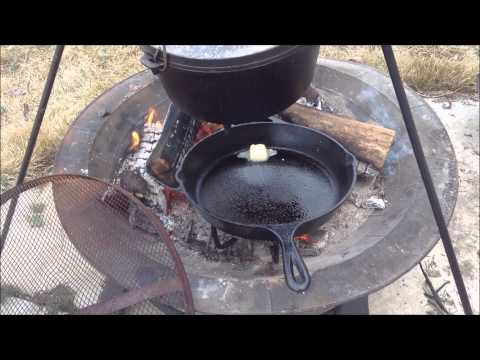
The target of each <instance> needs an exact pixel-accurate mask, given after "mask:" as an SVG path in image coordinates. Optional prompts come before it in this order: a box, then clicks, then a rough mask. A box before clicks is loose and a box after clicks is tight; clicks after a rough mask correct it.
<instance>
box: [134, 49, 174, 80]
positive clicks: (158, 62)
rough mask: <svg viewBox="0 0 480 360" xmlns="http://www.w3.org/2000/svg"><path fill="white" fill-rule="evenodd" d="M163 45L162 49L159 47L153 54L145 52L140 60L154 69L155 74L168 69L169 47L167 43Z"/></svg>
mask: <svg viewBox="0 0 480 360" xmlns="http://www.w3.org/2000/svg"><path fill="white" fill-rule="evenodd" d="M161 47H162V50H160V47H157V48H156V49H155V52H154V53H153V54H152V53H150V52H148V53H145V54H144V55H143V56H142V58H141V59H140V62H141V63H142V64H143V65H144V66H145V67H147V68H149V69H150V70H152V72H153V73H154V74H156V73H158V72H163V71H165V70H167V66H168V56H167V47H166V46H165V45H161ZM160 54H161V55H162V56H161V57H160Z"/></svg>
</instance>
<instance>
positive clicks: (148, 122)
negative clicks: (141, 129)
mask: <svg viewBox="0 0 480 360" xmlns="http://www.w3.org/2000/svg"><path fill="white" fill-rule="evenodd" d="M156 115H157V111H156V110H155V108H153V107H150V108H149V109H148V112H147V115H146V116H145V125H146V126H148V127H150V126H152V123H153V119H155V117H156Z"/></svg>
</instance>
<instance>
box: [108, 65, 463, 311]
mask: <svg viewBox="0 0 480 360" xmlns="http://www.w3.org/2000/svg"><path fill="white" fill-rule="evenodd" d="M319 71H320V72H321V73H323V75H322V76H327V77H328V76H332V74H333V76H336V75H335V74H339V75H341V77H345V76H347V77H349V78H353V79H355V80H356V81H360V82H362V83H364V84H365V85H366V86H368V87H372V88H374V89H375V90H376V91H377V92H379V93H381V94H382V95H383V97H385V99H387V100H388V101H389V102H391V103H392V102H394V104H395V105H396V100H395V97H394V96H395V95H394V93H393V89H392V90H391V93H385V92H386V90H385V88H386V87H388V86H389V85H390V86H391V84H390V79H389V78H387V77H385V76H384V75H383V74H381V73H379V72H377V71H376V70H373V69H371V68H369V67H368V66H366V65H361V66H360V65H358V64H352V63H349V62H343V61H335V60H323V59H321V60H319V62H318V65H317V72H319ZM142 73H143V72H142ZM326 73H328V74H326ZM372 74H373V76H374V77H377V78H375V79H374V82H375V84H372V83H371V82H369V79H368V77H369V76H372ZM379 75H380V76H379ZM137 76H142V75H141V73H140V74H137ZM151 85H152V84H151V82H150V84H147V86H151ZM314 85H315V80H314ZM117 86H118V84H117ZM382 86H383V87H384V88H383V89H382ZM317 87H318V86H317ZM326 90H327V91H328V90H330V91H332V89H330V88H327V89H326ZM406 90H407V94H408V98H409V101H410V100H412V101H411V106H412V111H413V112H414V113H415V116H419V114H420V113H422V112H423V113H425V114H427V116H430V120H431V121H433V122H434V123H436V124H437V123H438V124H437V125H439V126H440V127H441V131H442V134H443V135H445V134H446V135H447V136H448V133H446V131H445V129H444V127H443V126H442V125H441V123H440V122H439V119H438V117H437V116H436V114H435V113H434V112H433V110H432V109H431V108H430V107H429V106H428V104H427V103H426V102H425V101H424V100H423V99H422V98H420V97H418V95H416V94H414V93H413V91H412V90H411V89H409V88H406ZM389 95H391V96H389ZM350 101H352V102H355V100H354V99H352V98H350ZM397 106H398V105H397ZM444 133H445V134H444ZM446 141H447V142H448V144H447V147H449V149H450V148H452V145H451V141H450V139H449V138H448V137H447V140H446ZM452 155H453V159H451V158H449V160H451V161H452V162H453V167H454V169H453V170H452V172H451V173H453V174H454V177H453V183H451V184H449V185H451V186H452V188H453V192H452V196H451V199H450V200H449V202H448V201H447V200H445V201H447V205H449V206H448V210H449V211H448V214H447V215H448V216H446V218H448V219H450V218H451V216H452V214H453V209H454V205H455V202H456V198H457V196H456V195H457V191H458V178H457V177H456V173H457V164H456V160H455V153H454V151H453V153H452V154H450V156H452ZM450 180H451V179H450ZM419 186H421V183H420V184H416V185H415V189H416V190H417V192H418V187H419ZM420 190H421V191H424V190H423V189H420ZM417 197H418V196H417ZM412 201H413V200H412ZM416 201H417V202H418V201H419V200H418V199H417V200H416ZM452 204H453V206H452ZM422 206H424V204H423V203H422ZM427 206H428V204H427ZM427 210H428V209H427ZM427 230H428V231H427V233H428V234H425V235H424V236H428V237H430V238H431V240H429V241H428V246H424V247H423V250H422V251H421V252H417V253H415V254H414V256H413V255H412V254H410V255H409V256H410V259H411V258H412V257H413V258H416V260H411V261H408V262H409V264H408V266H404V267H403V269H402V271H401V272H398V271H397V272H393V273H392V274H390V275H387V274H384V275H382V276H383V277H387V278H389V280H388V282H380V283H378V284H377V286H370V287H369V288H367V289H366V290H365V289H364V291H363V292H362V291H360V290H358V289H357V288H355V289H351V290H352V291H351V295H345V291H344V290H345V289H343V290H342V291H340V293H343V295H341V294H337V295H339V296H340V298H341V301H340V302H339V301H338V300H336V299H331V300H328V299H327V298H330V297H331V295H332V294H331V292H332V291H333V293H336V292H337V290H335V288H338V286H340V285H338V284H333V285H332V286H331V287H330V288H329V289H328V291H326V292H325V293H320V294H316V295H317V296H318V297H320V298H319V301H318V302H317V303H316V304H315V305H313V306H310V305H308V304H306V303H305V301H302V298H301V296H300V297H297V298H296V299H295V300H293V299H291V301H288V299H286V300H285V301H287V302H289V303H291V307H290V306H289V307H290V310H289V311H290V312H309V311H326V310H328V308H329V307H334V306H336V305H339V304H340V303H344V302H347V301H349V300H353V299H355V298H358V297H361V296H364V295H365V292H366V293H371V292H374V291H375V290H378V289H379V288H383V287H385V286H387V285H388V284H389V283H391V282H393V281H395V280H396V279H398V278H399V277H401V276H402V275H403V274H404V273H406V272H408V271H409V270H410V269H411V268H412V267H414V266H415V265H416V264H417V263H418V261H419V260H418V259H422V258H423V257H424V256H425V255H426V254H427V253H428V252H429V251H430V250H431V248H432V247H433V246H435V244H436V243H437V241H438V239H439V238H438V236H435V235H432V234H430V232H431V231H432V229H430V228H429V229H427ZM385 236H387V235H385ZM390 236H391V237H394V236H393V235H391V234H390ZM434 237H435V239H434ZM380 242H381V241H378V242H375V243H373V244H372V245H371V246H369V247H368V248H366V249H365V250H364V253H366V252H370V251H371V250H372V249H374V248H375V245H379V243H380ZM361 255H362V254H359V255H358V256H355V257H353V258H352V259H348V260H346V261H345V262H343V263H342V264H351V263H354V262H355V260H356V261H358V258H359V257H361ZM397 260H398V259H397ZM404 265H405V264H404ZM336 266H338V264H334V265H331V266H327V267H325V268H322V270H320V271H319V273H320V272H321V273H325V272H329V271H331V269H332V268H335V267H336ZM347 271H348V270H347ZM189 276H190V277H191V280H192V281H193V283H196V282H197V281H198V280H199V278H198V277H197V276H195V275H192V274H189ZM326 276H327V275H326ZM327 277H328V276H327ZM267 278H268V279H272V277H267ZM201 279H204V280H206V281H210V280H212V281H214V280H217V279H218V276H216V275H212V277H211V278H209V277H208V276H203V275H202V277H201V278H200V280H201ZM337 279H338V280H340V278H338V277H337ZM265 280H266V278H265V277H258V278H255V279H252V280H251V281H250V280H248V281H245V280H242V279H235V280H232V285H233V283H234V282H235V283H238V284H240V285H241V283H242V282H243V283H245V282H248V283H249V284H250V287H257V286H260V287H261V288H262V289H263V290H261V291H262V293H264V294H265V296H269V297H271V296H275V294H278V292H282V291H283V290H282V285H281V284H280V285H277V281H274V282H275V284H273V285H272V284H267V285H264V284H262V283H263V282H265ZM321 280H322V279H318V281H321ZM367 280H368V279H367ZM367 282H368V281H367ZM193 283H192V285H193ZM341 285H342V284H341ZM343 285H345V284H343ZM347 285H348V284H347ZM370 285H372V284H370ZM235 286H236V285H235ZM265 286H267V287H265ZM272 286H273V287H272ZM277 286H278V287H277ZM324 290H325V289H324ZM339 290H340V289H339ZM348 292H349V293H350V291H348ZM328 293H330V294H328ZM324 294H325V295H326V297H325V296H323V295H324ZM329 295H330V296H329ZM277 296H278V295H277ZM285 296H286V297H287V298H289V295H288V294H287V295H285ZM322 298H323V300H321V299H322ZM270 303H271V302H270ZM282 303H283V301H282ZM277 305H278V304H277ZM212 306H213V305H212ZM278 306H280V305H278ZM282 306H283V305H282ZM196 307H197V309H196V310H197V311H199V312H202V313H231V311H229V310H227V309H223V310H222V309H216V308H214V309H211V311H206V310H209V309H207V308H208V307H207V308H205V307H204V306H201V307H199V306H198V305H197V306H196ZM246 312H249V313H250V312H252V313H272V312H278V311H277V310H276V309H275V306H270V307H269V308H264V309H258V308H256V309H249V310H247V311H246ZM280 312H281V311H280Z"/></svg>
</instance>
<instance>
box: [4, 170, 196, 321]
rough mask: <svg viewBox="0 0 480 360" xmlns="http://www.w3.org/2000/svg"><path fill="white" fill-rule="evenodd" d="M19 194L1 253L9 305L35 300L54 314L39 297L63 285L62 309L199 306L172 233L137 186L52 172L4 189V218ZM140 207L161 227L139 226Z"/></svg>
mask: <svg viewBox="0 0 480 360" xmlns="http://www.w3.org/2000/svg"><path fill="white" fill-rule="evenodd" d="M15 197H18V204H17V208H16V210H15V213H14V215H13V221H12V226H11V230H10V232H9V234H8V237H7V238H6V241H5V247H4V249H3V251H2V254H1V269H0V271H1V289H2V303H3V300H5V299H6V301H9V303H8V304H10V305H6V306H7V307H6V308H5V309H7V308H8V311H7V312H9V313H13V314H20V313H24V312H25V311H26V310H28V309H27V308H28V306H27V308H25V301H27V302H30V303H31V304H33V305H36V308H40V309H44V310H46V311H47V312H49V313H52V311H53V310H51V309H49V308H48V307H47V306H46V304H45V301H41V300H40V301H38V298H40V299H41V298H45V296H46V295H45V294H46V293H48V292H50V291H52V289H59V288H61V289H64V290H65V289H66V291H67V292H68V293H69V294H70V296H69V297H68V299H63V300H68V301H66V302H65V301H63V302H61V301H60V300H61V299H60V300H59V298H58V296H57V298H56V297H55V294H53V295H52V299H53V301H54V302H56V304H57V310H58V311H57V313H72V314H75V313H88V314H104V313H117V312H118V311H119V310H122V312H123V313H127V314H128V313H130V312H131V311H133V310H135V311H136V312H138V313H144V314H152V313H155V311H152V306H150V307H148V306H146V305H147V303H148V305H151V304H153V305H154V306H155V307H156V308H157V309H159V310H160V311H159V312H163V313H168V312H169V311H170V312H172V313H173V312H175V313H189V314H191V313H193V301H192V294H191V290H190V286H189V282H188V279H187V276H186V274H185V271H184V269H183V266H182V263H181V260H180V258H179V256H178V254H177V252H176V249H175V246H174V244H173V242H172V240H171V239H170V237H169V236H168V234H167V232H166V230H165V229H164V227H163V224H162V223H161V222H160V221H159V219H158V218H157V217H156V216H155V215H154V214H153V212H152V211H151V210H150V209H148V208H147V207H145V206H144V205H143V204H142V203H141V202H140V201H139V200H138V199H136V198H135V197H134V196H133V195H131V194H130V193H128V192H126V191H125V190H123V189H121V188H120V187H117V186H113V185H111V184H108V183H105V182H103V181H100V180H97V179H93V178H90V177H85V176H76V175H53V176H47V177H43V178H40V179H36V180H33V181H30V182H28V183H25V184H24V185H22V186H19V187H16V188H13V189H11V190H8V191H7V192H5V193H4V194H2V196H1V214H2V224H3V222H4V218H5V213H6V208H7V207H8V204H9V203H10V201H12V199H13V198H15ZM132 213H136V216H142V217H144V218H145V219H146V221H148V222H150V228H152V229H154V232H153V233H146V232H144V231H143V230H141V229H139V228H137V227H135V226H133V225H132V224H131V223H130V221H129V216H131V214H132ZM112 284H113V285H114V286H112ZM106 285H109V286H106ZM64 293H65V291H64ZM8 298H9V299H8ZM12 298H13V299H14V300H12ZM15 299H17V300H15ZM18 299H20V300H23V302H21V301H20V300H18ZM12 301H14V302H15V301H17V303H18V306H13V305H11V303H12ZM33 305H31V306H33ZM2 308H3V305H2ZM142 309H143V310H142ZM27 313H28V311H27Z"/></svg>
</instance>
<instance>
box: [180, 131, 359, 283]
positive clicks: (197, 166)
mask: <svg viewBox="0 0 480 360" xmlns="http://www.w3.org/2000/svg"><path fill="white" fill-rule="evenodd" d="M250 144H265V145H266V146H267V147H268V148H272V149H276V150H277V151H278V154H277V155H275V156H273V157H271V158H270V159H269V160H268V161H267V162H262V163H252V162H250V161H248V160H246V159H241V158H238V157H237V154H238V153H239V152H241V151H245V150H247V149H248V148H249V146H250ZM356 163H357V161H356V159H355V157H354V156H353V155H352V154H351V153H350V152H348V151H347V150H346V149H345V148H344V147H343V146H342V145H340V144H339V143H338V142H336V141H335V140H333V139H332V138H330V137H328V136H327V135H325V134H323V133H321V132H318V131H316V130H313V129H310V128H308V127H303V126H299V125H294V124H286V123H284V124H282V123H267V122H261V123H247V124H242V125H237V126H234V127H232V128H231V129H230V130H229V131H228V132H225V131H224V130H221V131H219V132H216V133H214V134H212V135H210V136H208V137H206V138H204V139H203V140H202V141H200V142H199V143H197V144H196V145H195V146H193V147H192V148H191V149H190V150H189V151H188V153H187V154H186V155H185V158H184V159H183V162H182V165H181V167H180V169H179V170H178V172H177V179H178V182H179V184H180V187H181V188H182V190H183V191H184V192H185V194H186V195H187V197H188V199H189V200H190V201H191V203H192V204H193V205H194V206H195V208H196V209H197V210H198V211H199V212H200V214H201V215H202V216H203V217H204V218H205V219H206V220H207V221H208V222H209V223H211V224H212V225H213V226H215V227H217V228H219V229H221V230H223V231H225V232H227V233H230V234H233V235H236V236H241V237H244V238H248V239H257V240H273V241H279V242H280V246H281V248H282V257H283V270H284V274H285V279H286V282H287V285H288V286H289V288H290V289H292V290H294V291H297V292H302V291H305V290H306V289H307V288H308V287H309V285H310V274H309V272H308V269H307V268H306V266H305V263H304V262H303V260H302V258H301V257H300V255H299V254H298V251H297V249H296V247H295V243H294V236H296V235H298V234H303V233H308V232H310V231H311V230H313V229H314V228H316V227H318V226H319V225H321V224H322V223H324V222H325V221H326V220H327V219H328V218H329V217H330V216H331V214H332V213H333V211H334V210H335V209H336V208H337V207H338V206H340V204H341V203H342V202H343V201H344V200H345V199H346V198H347V196H348V195H349V194H350V192H351V190H352V188H353V185H354V183H355V181H356ZM295 271H296V272H297V273H298V274H297V275H296V274H295Z"/></svg>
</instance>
